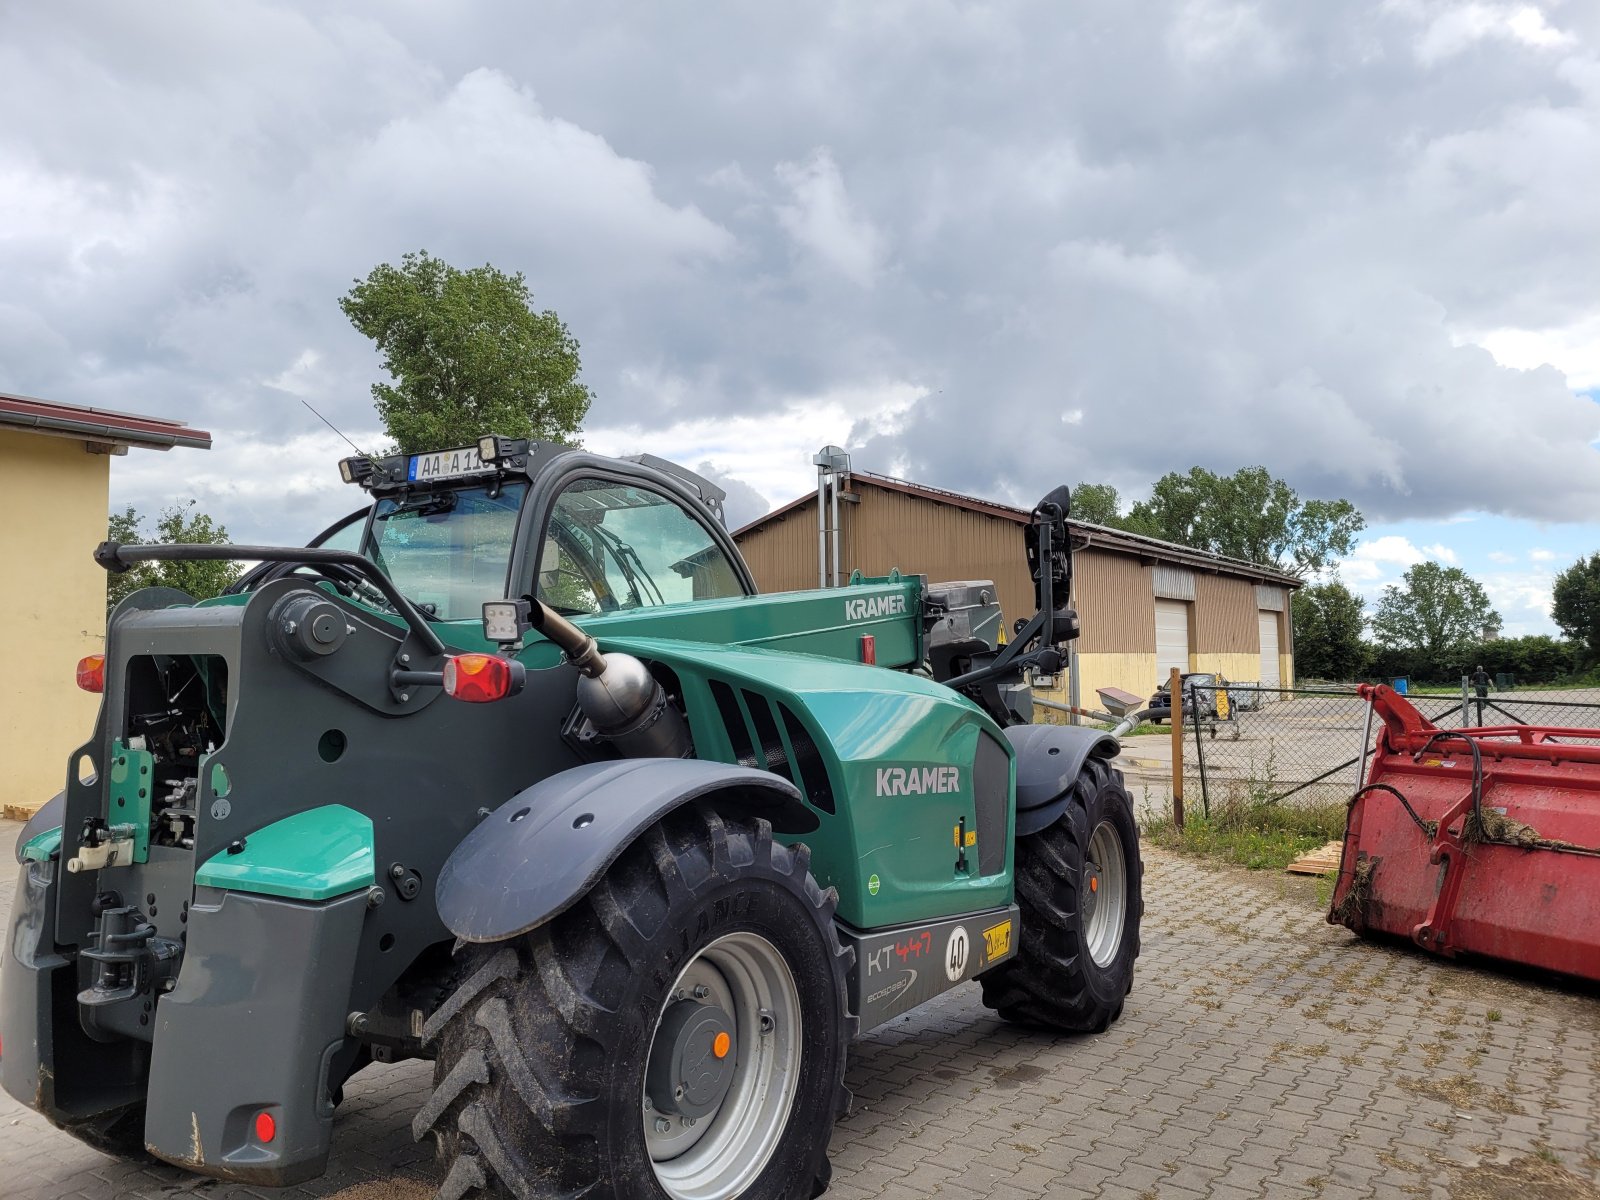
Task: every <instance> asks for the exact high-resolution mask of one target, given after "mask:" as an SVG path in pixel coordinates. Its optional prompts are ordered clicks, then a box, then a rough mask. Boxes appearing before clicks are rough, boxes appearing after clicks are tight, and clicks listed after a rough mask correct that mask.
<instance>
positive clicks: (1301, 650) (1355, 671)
mask: <svg viewBox="0 0 1600 1200" xmlns="http://www.w3.org/2000/svg"><path fill="white" fill-rule="evenodd" d="M1292 616H1293V619H1294V665H1295V673H1296V674H1298V675H1301V676H1304V677H1306V678H1309V679H1331V680H1352V679H1358V678H1360V677H1361V675H1362V673H1363V672H1364V671H1365V670H1366V666H1367V661H1368V657H1369V655H1368V650H1367V644H1366V642H1365V641H1364V640H1363V637H1362V635H1363V634H1364V633H1365V632H1366V625H1367V621H1366V616H1365V614H1364V613H1363V611H1362V603H1361V597H1360V596H1357V595H1356V594H1355V593H1354V592H1352V591H1351V590H1350V589H1349V588H1347V587H1345V585H1344V584H1342V583H1340V582H1339V581H1338V580H1337V579H1335V580H1331V581H1329V582H1327V583H1314V584H1311V585H1309V586H1308V587H1303V588H1301V589H1300V590H1299V591H1297V592H1295V594H1294V602H1293V611H1292Z"/></svg>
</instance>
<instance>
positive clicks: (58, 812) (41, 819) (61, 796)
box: [17, 792, 67, 862]
mask: <svg viewBox="0 0 1600 1200" xmlns="http://www.w3.org/2000/svg"><path fill="white" fill-rule="evenodd" d="M66 811H67V794H66V793H65V792H57V793H56V794H55V795H54V796H51V797H50V799H48V800H46V801H45V802H44V803H43V804H41V805H40V806H39V811H38V812H36V813H34V814H33V816H31V817H29V818H28V820H27V823H26V824H24V825H23V827H22V832H21V833H19V834H17V861H18V862H21V861H22V848H23V847H24V846H26V845H27V844H28V843H29V842H31V841H33V839H34V838H36V837H38V836H39V835H40V834H41V833H45V832H48V831H49V830H51V829H54V828H56V827H57V826H58V825H60V824H61V818H62V815H63V814H64V813H65V812H66Z"/></svg>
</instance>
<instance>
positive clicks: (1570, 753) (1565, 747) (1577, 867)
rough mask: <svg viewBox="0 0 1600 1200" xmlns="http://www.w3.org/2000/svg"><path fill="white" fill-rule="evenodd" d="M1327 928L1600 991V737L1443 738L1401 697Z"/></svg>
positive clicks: (1377, 699) (1592, 733)
mask: <svg viewBox="0 0 1600 1200" xmlns="http://www.w3.org/2000/svg"><path fill="white" fill-rule="evenodd" d="M1359 691H1360V693H1361V695H1362V696H1363V697H1364V698H1365V699H1366V700H1367V701H1368V702H1369V703H1370V704H1371V705H1372V711H1373V713H1374V715H1375V716H1376V717H1378V718H1379V719H1380V720H1381V721H1382V727H1381V729H1380V731H1379V734H1378V738H1377V744H1376V746H1375V747H1374V748H1373V750H1372V760H1371V765H1370V769H1369V770H1368V771H1367V772H1366V782H1365V784H1364V785H1363V786H1362V787H1361V788H1360V789H1359V790H1358V791H1357V792H1356V793H1355V795H1354V796H1353V797H1352V798H1351V801H1350V811H1349V819H1348V822H1347V825H1346V829H1345V835H1344V850H1343V855H1342V857H1341V860H1340V865H1339V877H1338V880H1337V882H1336V883H1335V886H1334V890H1333V901H1332V905H1331V907H1330V909H1329V911H1328V921H1329V922H1330V923H1331V924H1335V925H1345V926H1347V927H1349V928H1350V929H1352V930H1354V931H1355V932H1357V933H1361V934H1392V935H1395V936H1397V937H1404V938H1409V939H1410V940H1411V941H1413V942H1415V943H1416V944H1417V945H1418V946H1421V947H1422V948H1423V949H1424V950H1427V951H1429V952H1431V953H1434V954H1440V955H1444V956H1446V957H1454V956H1455V955H1457V954H1472V955H1482V956H1485V957H1488V958H1495V959H1500V960H1501V961H1504V962H1511V963H1522V964H1525V965H1527V966H1531V967H1538V968H1542V969H1544V970H1549V971H1557V972H1561V973H1563V974H1567V975H1574V976H1577V977H1579V978H1581V979H1588V980H1595V981H1600V730H1596V729H1562V728H1554V727H1543V726H1534V725H1493V726H1483V727H1478V728H1468V729H1440V728H1439V727H1438V726H1436V725H1434V724H1433V723H1432V722H1430V721H1428V720H1427V719H1426V718H1425V717H1423V715H1422V714H1421V713H1419V712H1418V711H1417V710H1416V709H1415V708H1414V707H1412V705H1411V704H1410V703H1409V702H1408V701H1406V700H1405V699H1404V698H1402V697H1401V696H1399V695H1397V694H1396V693H1395V691H1394V689H1392V688H1390V687H1387V686H1385V685H1381V684H1380V685H1377V686H1371V685H1366V686H1363V687H1361V688H1360V689H1359Z"/></svg>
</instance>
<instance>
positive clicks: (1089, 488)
mask: <svg viewBox="0 0 1600 1200" xmlns="http://www.w3.org/2000/svg"><path fill="white" fill-rule="evenodd" d="M1121 508H1122V497H1121V496H1119V495H1117V489H1116V488H1114V487H1112V486H1111V485H1110V484H1109V483H1080V484H1079V485H1078V486H1077V487H1075V488H1073V489H1072V519H1073V520H1074V521H1087V522H1088V523H1089V524H1091V525H1111V526H1115V525H1116V524H1117V522H1118V521H1119V520H1121Z"/></svg>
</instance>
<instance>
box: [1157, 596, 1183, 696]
mask: <svg viewBox="0 0 1600 1200" xmlns="http://www.w3.org/2000/svg"><path fill="white" fill-rule="evenodd" d="M1173 667H1177V668H1178V670H1180V671H1187V670H1188V669H1189V606H1188V604H1186V603H1185V602H1184V601H1182V600H1157V601H1156V679H1157V680H1158V681H1160V682H1165V681H1166V680H1167V679H1168V678H1169V677H1170V676H1171V673H1172V668H1173Z"/></svg>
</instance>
